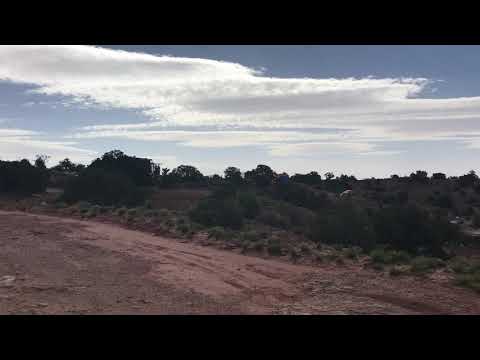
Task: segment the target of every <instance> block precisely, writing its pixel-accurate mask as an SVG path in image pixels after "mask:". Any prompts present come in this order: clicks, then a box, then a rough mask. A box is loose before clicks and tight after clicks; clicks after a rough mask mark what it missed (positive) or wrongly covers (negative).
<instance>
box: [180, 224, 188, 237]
mask: <svg viewBox="0 0 480 360" xmlns="http://www.w3.org/2000/svg"><path fill="white" fill-rule="evenodd" d="M178 231H180V232H181V233H182V234H184V235H185V234H186V233H188V232H189V231H190V226H188V225H186V224H182V225H180V226H178Z"/></svg>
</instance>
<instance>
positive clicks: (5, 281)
mask: <svg viewBox="0 0 480 360" xmlns="http://www.w3.org/2000/svg"><path fill="white" fill-rule="evenodd" d="M14 281H15V276H12V275H5V276H2V277H0V287H10V286H13V282H14Z"/></svg>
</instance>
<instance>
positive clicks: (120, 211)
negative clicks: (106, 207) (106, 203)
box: [115, 206, 128, 216]
mask: <svg viewBox="0 0 480 360" xmlns="http://www.w3.org/2000/svg"><path fill="white" fill-rule="evenodd" d="M127 210H128V209H127V208H126V207H124V206H123V207H120V208H118V209H117V210H115V215H117V216H123V215H125V214H126V213H127Z"/></svg>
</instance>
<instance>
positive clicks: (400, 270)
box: [389, 265, 406, 276]
mask: <svg viewBox="0 0 480 360" xmlns="http://www.w3.org/2000/svg"><path fill="white" fill-rule="evenodd" d="M405 273H406V270H405V269H404V268H402V267H400V266H397V265H395V266H394V267H392V268H391V269H390V271H389V274H390V276H400V275H404V274H405Z"/></svg>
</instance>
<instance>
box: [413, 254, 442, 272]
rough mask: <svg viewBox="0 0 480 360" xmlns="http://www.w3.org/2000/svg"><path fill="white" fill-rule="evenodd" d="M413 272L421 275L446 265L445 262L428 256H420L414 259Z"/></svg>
mask: <svg viewBox="0 0 480 360" xmlns="http://www.w3.org/2000/svg"><path fill="white" fill-rule="evenodd" d="M411 264H412V268H411V270H412V272H414V273H421V272H425V271H430V270H434V269H436V268H438V267H441V266H442V265H444V262H443V261H442V260H440V259H437V258H432V257H427V256H418V257H416V258H414V259H413V260H412V262H411Z"/></svg>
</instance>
